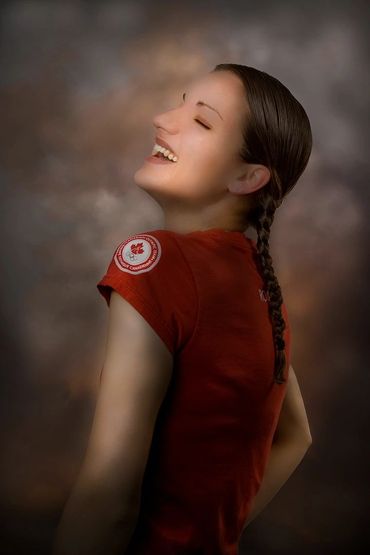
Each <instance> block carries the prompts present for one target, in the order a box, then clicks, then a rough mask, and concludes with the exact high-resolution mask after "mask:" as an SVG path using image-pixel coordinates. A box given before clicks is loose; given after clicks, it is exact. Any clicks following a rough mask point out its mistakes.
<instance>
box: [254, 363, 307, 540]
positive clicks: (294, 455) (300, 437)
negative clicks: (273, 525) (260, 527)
mask: <svg viewBox="0 0 370 555" xmlns="http://www.w3.org/2000/svg"><path fill="white" fill-rule="evenodd" d="M311 443H312V437H311V432H310V427H309V424H308V419H307V414H306V410H305V407H304V403H303V398H302V394H301V391H300V388H299V385H298V380H297V377H296V375H295V372H294V370H293V367H292V366H290V368H289V377H288V383H287V388H286V393H285V397H284V401H283V405H282V408H281V412H280V416H279V421H278V424H277V428H276V431H275V435H274V439H273V443H272V446H271V451H270V455H269V459H268V461H267V464H266V468H265V472H264V476H263V480H262V483H261V486H260V488H259V490H258V493H257V495H256V497H255V498H254V500H253V505H252V509H251V511H250V513H249V515H248V519H247V521H246V523H245V526H244V529H245V528H246V527H247V526H248V524H249V523H250V522H251V521H252V520H253V519H254V518H255V517H256V516H257V515H258V514H259V513H260V512H261V511H262V509H263V508H264V507H265V506H266V505H267V504H268V503H269V502H270V501H271V499H272V498H273V497H274V496H275V495H276V494H277V492H278V491H279V490H280V488H281V487H282V486H283V485H284V483H285V482H286V481H287V480H288V478H289V477H290V476H291V474H292V473H293V472H294V470H295V469H296V468H297V466H298V465H299V463H300V462H301V461H302V459H303V457H304V456H305V454H306V452H307V450H308V449H309V447H310V445H311Z"/></svg>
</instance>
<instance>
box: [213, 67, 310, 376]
mask: <svg viewBox="0 0 370 555" xmlns="http://www.w3.org/2000/svg"><path fill="white" fill-rule="evenodd" d="M214 71H231V72H232V73H234V74H235V75H236V76H237V77H238V78H239V79H240V80H241V82H242V84H243V86H244V90H245V100H246V111H245V118H244V121H243V122H242V134H243V142H242V147H241V150H240V153H239V154H240V159H241V160H242V161H244V162H246V163H248V164H261V165H263V166H265V167H266V168H268V169H269V171H270V179H269V181H268V183H265V184H264V185H262V186H261V187H260V188H259V189H257V190H255V191H253V192H252V193H249V194H248V195H247V197H250V200H251V203H250V204H249V202H248V205H247V211H246V212H245V221H246V223H247V224H248V225H249V224H250V225H252V226H253V227H254V228H255V229H256V231H257V236H258V240H257V251H258V253H257V254H258V256H257V260H256V264H257V265H258V267H259V271H260V273H261V277H262V279H263V282H264V284H265V288H266V296H267V297H268V309H269V315H270V320H271V324H272V328H273V338H274V345H275V369H274V378H275V382H276V383H278V384H282V383H284V382H285V381H286V379H284V377H283V374H284V368H285V365H286V357H285V341H284V329H285V327H286V324H285V321H284V318H283V314H282V304H283V298H282V294H281V289H280V286H279V282H278V280H277V278H276V276H275V273H274V269H273V265H272V259H271V256H270V253H269V238H270V228H271V224H272V222H273V219H274V215H275V211H276V209H277V208H278V207H279V206H280V205H281V203H282V200H283V198H284V197H285V196H286V195H287V194H288V193H289V192H290V191H291V190H292V189H293V187H294V186H295V184H296V183H297V181H298V179H299V177H300V176H301V175H302V173H303V171H304V169H305V167H306V165H307V163H308V160H309V157H310V154H311V148H312V132H311V125H310V120H309V118H308V116H307V114H306V112H305V110H304V108H303V106H302V105H301V104H300V103H299V102H298V100H297V99H296V98H295V97H294V96H293V94H292V93H291V92H290V90H289V89H288V88H287V87H286V86H285V85H284V84H283V83H282V82H281V81H279V80H278V79H277V78H276V77H273V76H272V75H269V74H268V73H266V72H265V71H261V70H259V69H257V68H253V67H251V66H246V65H242V64H232V63H225V64H218V65H216V67H215V68H214ZM248 200H249V199H248Z"/></svg>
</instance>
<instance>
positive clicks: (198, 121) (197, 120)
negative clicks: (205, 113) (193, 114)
mask: <svg viewBox="0 0 370 555" xmlns="http://www.w3.org/2000/svg"><path fill="white" fill-rule="evenodd" d="M194 121H196V122H197V123H200V125H202V126H203V127H205V128H206V129H211V128H210V127H208V126H207V125H205V124H204V123H203V122H202V121H200V120H199V119H195V120H194Z"/></svg>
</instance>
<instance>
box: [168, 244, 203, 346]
mask: <svg viewBox="0 0 370 555" xmlns="http://www.w3.org/2000/svg"><path fill="white" fill-rule="evenodd" d="M173 239H174V241H175V244H176V246H177V248H178V250H179V251H180V253H181V256H182V257H183V259H184V261H185V264H186V265H187V267H188V269H189V272H190V275H191V278H192V281H193V284H194V290H195V296H196V302H197V311H196V316H195V321H194V329H193V331H192V333H191V335H190V337H189V339H188V341H187V342H186V344H185V345H184V346H183V347H182V348H181V349H180V351H181V352H184V351H185V350H186V349H187V348H188V347H189V345H190V344H191V343H192V341H193V340H194V337H195V335H196V332H197V331H198V327H199V321H200V300H199V299H200V295H199V288H198V284H197V280H196V279H195V276H194V272H193V270H192V268H191V265H190V263H189V261H188V259H187V257H186V255H185V254H184V252H183V250H182V248H181V246H180V244H179V242H178V240H177V239H176V237H175V236H174V235H173Z"/></svg>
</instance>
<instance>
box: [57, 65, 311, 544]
mask: <svg viewBox="0 0 370 555" xmlns="http://www.w3.org/2000/svg"><path fill="white" fill-rule="evenodd" d="M153 123H154V126H155V130H156V131H155V135H156V136H155V139H154V143H155V144H154V148H153V153H152V155H151V156H149V157H148V158H146V160H145V162H144V163H143V165H142V166H141V167H140V168H139V169H138V170H137V171H136V173H135V176H134V179H135V183H136V184H137V185H138V186H139V187H141V188H142V189H144V190H145V191H146V192H147V193H148V194H149V195H151V196H152V198H153V199H155V200H156V201H157V202H158V204H159V205H160V207H161V208H162V210H163V214H164V222H165V225H164V227H163V229H155V230H146V231H143V232H142V233H138V234H135V235H131V236H129V237H126V238H124V239H123V240H122V241H121V242H120V244H119V245H118V246H117V247H116V248H115V250H114V253H113V256H112V258H111V261H110V264H109V267H108V269H107V271H106V273H105V274H104V276H103V277H102V279H101V280H100V281H99V283H98V284H97V287H98V290H99V292H100V293H101V294H102V295H103V296H104V298H105V300H106V302H107V304H108V306H109V323H108V330H107V340H106V351H105V359H104V365H103V368H102V372H101V375H100V388H99V394H98V399H97V405H96V411H95V416H94V420H93V425H92V430H91V435H90V438H89V442H88V447H87V451H86V455H85V459H84V461H83V465H82V467H81V470H80V473H79V476H78V479H77V481H76V484H75V487H74V488H73V490H72V492H71V495H70V497H69V499H68V501H67V503H66V505H65V508H64V511H63V515H62V518H61V521H60V524H59V526H58V530H57V534H56V539H55V544H54V551H53V553H54V555H88V554H89V555H92V554H94V555H98V554H99V555H100V554H101V555H103V554H104V555H113V554H118V553H119V554H120V555H124V554H125V555H139V554H140V555H167V554H168V555H170V554H171V555H180V554H181V555H183V554H188V555H195V554H198V555H237V553H238V544H239V540H240V537H241V534H242V532H243V530H244V529H245V527H246V526H247V525H248V524H249V522H250V521H251V520H252V519H253V518H254V517H255V516H256V515H257V514H258V513H259V512H260V511H261V510H262V509H263V508H264V507H265V506H266V504H267V503H268V502H269V501H270V500H271V499H272V498H273V496H274V495H275V494H276V493H277V491H278V490H279V489H280V488H281V487H282V485H283V484H284V483H285V482H286V480H287V479H288V478H289V476H290V475H291V474H292V472H293V471H294V470H295V468H296V467H297V466H298V464H299V463H300V461H301V460H302V458H303V457H304V455H305V453H306V452H307V450H308V449H309V446H310V445H311V442H312V440H311V433H310V428H309V424H308V420H307V415H306V411H305V407H304V403H303V399H302V396H301V393H300V389H299V386H298V382H297V378H296V376H295V373H294V370H293V367H292V365H291V329H290V325H289V318H288V311H287V308H286V305H285V303H284V300H283V296H282V291H281V289H280V286H279V283H278V279H277V277H276V275H275V273H274V268H273V264H272V259H271V255H270V252H269V237H270V228H271V224H272V222H273V219H274V215H275V211H276V209H277V208H278V207H279V206H280V204H281V203H282V201H283V198H284V197H285V196H286V195H287V194H288V193H289V191H291V190H292V188H293V187H294V185H295V184H296V182H297V181H298V179H299V177H300V176H301V175H302V173H303V171H304V169H305V167H306V165H307V163H308V160H309V157H310V153H311V148H312V135H311V127H310V123H309V119H308V117H307V114H306V112H305V110H304V109H303V107H302V106H301V104H300V103H299V102H298V101H297V100H296V99H295V97H294V96H293V95H292V94H291V93H290V91H289V90H288V89H287V88H286V87H285V86H284V85H283V84H282V83H281V82H280V81H279V80H277V79H276V78H274V77H272V76H270V75H268V74H267V73H265V72H263V71H260V70H257V69H255V68H252V67H248V66H243V65H238V64H220V65H218V66H216V67H215V68H214V70H212V71H211V72H209V73H208V74H206V75H204V76H202V77H201V78H198V79H196V80H194V81H192V82H191V83H189V86H188V87H187V89H186V91H185V92H184V93H183V96H182V100H181V102H180V101H179V103H178V104H177V106H176V107H175V108H173V109H171V110H169V111H166V112H165V113H162V114H159V115H157V116H156V117H155V118H154V122H153ZM249 227H252V228H254V230H255V231H256V234H257V241H254V240H253V239H251V238H249V237H247V235H245V231H246V230H247V229H248V228H249ZM297 502H298V499H297Z"/></svg>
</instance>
